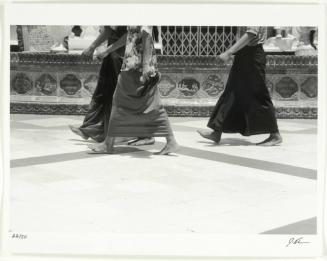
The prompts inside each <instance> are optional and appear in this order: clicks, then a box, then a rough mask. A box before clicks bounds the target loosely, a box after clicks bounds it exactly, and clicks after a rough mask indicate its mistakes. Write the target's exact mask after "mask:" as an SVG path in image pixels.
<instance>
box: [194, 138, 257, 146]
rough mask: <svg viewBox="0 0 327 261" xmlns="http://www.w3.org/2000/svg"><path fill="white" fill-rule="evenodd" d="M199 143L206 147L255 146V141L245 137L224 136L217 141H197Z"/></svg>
mask: <svg viewBox="0 0 327 261" xmlns="http://www.w3.org/2000/svg"><path fill="white" fill-rule="evenodd" d="M199 143H203V144H206V145H207V146H208V147H215V146H231V147H234V146H235V147H236V146H256V143H253V142H250V141H248V140H245V139H240V138H225V139H221V140H220V142H219V143H215V142H212V141H199Z"/></svg>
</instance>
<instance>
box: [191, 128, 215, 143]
mask: <svg viewBox="0 0 327 261" xmlns="http://www.w3.org/2000/svg"><path fill="white" fill-rule="evenodd" d="M197 132H198V133H199V134H200V135H201V136H202V137H203V138H205V139H208V140H212V141H214V142H215V143H219V142H220V138H221V133H219V132H217V131H208V130H197Z"/></svg>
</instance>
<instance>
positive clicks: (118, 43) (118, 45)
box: [97, 34, 127, 59]
mask: <svg viewBox="0 0 327 261" xmlns="http://www.w3.org/2000/svg"><path fill="white" fill-rule="evenodd" d="M126 38H127V34H124V35H123V36H122V37H120V38H119V39H118V40H117V41H116V42H114V43H113V44H112V45H110V46H108V47H107V48H106V49H105V50H104V51H103V52H101V53H99V54H97V57H98V58H100V59H103V58H104V57H106V56H107V55H108V54H110V53H112V52H114V51H116V50H117V49H119V48H121V47H123V46H124V45H125V44H126Z"/></svg>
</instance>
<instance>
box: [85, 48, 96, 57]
mask: <svg viewBox="0 0 327 261" xmlns="http://www.w3.org/2000/svg"><path fill="white" fill-rule="evenodd" d="M94 50H95V49H94V48H93V47H91V46H90V47H88V48H86V49H85V50H84V51H83V52H82V56H85V57H93V53H94Z"/></svg>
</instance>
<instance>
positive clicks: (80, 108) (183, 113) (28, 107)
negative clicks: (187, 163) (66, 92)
mask: <svg viewBox="0 0 327 261" xmlns="http://www.w3.org/2000/svg"><path fill="white" fill-rule="evenodd" d="M213 108H214V106H194V105H190V106H178V105H177V106H172V105H166V106H165V109H166V111H167V113H168V115H169V116H173V117H209V116H210V114H211V112H212V110H213ZM87 109H88V105H86V104H83V105H80V104H44V103H42V104H39V103H13V102H12V103H10V113H24V114H49V115H85V113H86V112H87ZM317 113H318V110H317V108H316V107H277V108H276V115H277V118H279V119H316V118H317Z"/></svg>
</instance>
